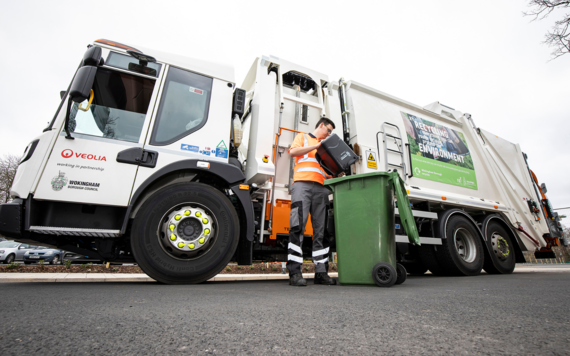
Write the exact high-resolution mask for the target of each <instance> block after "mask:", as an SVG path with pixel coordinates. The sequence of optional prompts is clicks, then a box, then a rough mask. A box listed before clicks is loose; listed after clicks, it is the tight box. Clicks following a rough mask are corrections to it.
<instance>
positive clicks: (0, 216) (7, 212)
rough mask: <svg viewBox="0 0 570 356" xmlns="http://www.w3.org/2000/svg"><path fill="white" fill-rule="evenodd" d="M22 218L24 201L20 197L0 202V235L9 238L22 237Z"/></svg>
mask: <svg viewBox="0 0 570 356" xmlns="http://www.w3.org/2000/svg"><path fill="white" fill-rule="evenodd" d="M23 218H24V201H23V200H22V199H14V200H13V201H12V202H11V203H6V204H0V235H2V236H5V237H10V238H20V237H22V231H23V225H24V224H23V221H24V220H23Z"/></svg>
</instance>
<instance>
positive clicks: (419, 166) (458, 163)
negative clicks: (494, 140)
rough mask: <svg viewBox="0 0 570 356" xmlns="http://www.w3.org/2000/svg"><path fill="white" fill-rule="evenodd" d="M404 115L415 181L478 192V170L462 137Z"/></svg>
mask: <svg viewBox="0 0 570 356" xmlns="http://www.w3.org/2000/svg"><path fill="white" fill-rule="evenodd" d="M401 113H402V118H403V119H404V126H405V127H406V133H407V134H408V142H409V144H410V153H411V157H412V158H411V165H412V171H413V172H414V177H418V178H422V179H427V180H433V181H435V182H440V183H445V184H451V185H456V186H459V187H464V188H469V189H475V190H477V178H476V177H475V167H474V166H473V159H472V158H471V153H469V147H467V141H465V136H463V133H461V132H458V131H455V130H452V129H450V128H449V127H445V126H443V125H439V124H436V123H434V122H431V121H428V120H426V119H422V118H421V117H417V116H414V115H411V114H406V113H405V112H401Z"/></svg>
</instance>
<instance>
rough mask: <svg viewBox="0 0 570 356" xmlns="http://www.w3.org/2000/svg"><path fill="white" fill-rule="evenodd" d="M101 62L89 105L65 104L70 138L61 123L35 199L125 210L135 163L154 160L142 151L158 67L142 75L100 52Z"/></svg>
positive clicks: (133, 65)
mask: <svg viewBox="0 0 570 356" xmlns="http://www.w3.org/2000/svg"><path fill="white" fill-rule="evenodd" d="M102 58H104V60H105V63H104V65H100V66H99V67H98V69H97V73H96V76H95V81H94V84H93V87H92V94H93V98H92V102H91V103H90V104H89V103H88V102H87V100H86V101H85V102H83V103H81V104H77V103H74V104H73V105H72V106H71V109H70V115H69V129H70V133H71V136H72V137H73V139H69V138H66V133H65V131H64V129H63V126H64V125H61V128H60V133H59V135H58V137H57V139H56V142H55V145H54V147H53V150H52V152H51V154H50V156H49V158H48V161H47V163H46V166H45V169H44V171H43V174H42V177H41V178H40V180H39V183H38V186H37V189H36V191H35V195H34V198H35V199H39V200H56V201H67V202H80V203H86V204H101V205H113V206H127V205H128V203H129V197H130V194H131V190H132V187H133V183H134V180H135V177H136V174H137V170H138V167H139V164H141V163H140V162H141V161H150V160H152V159H153V158H154V159H156V156H152V154H151V155H150V156H149V155H148V153H147V152H144V151H143V149H142V148H143V144H144V142H145V140H146V136H147V131H148V127H149V123H150V118H151V116H152V111H153V108H154V102H155V101H156V97H157V92H158V87H159V86H160V85H159V84H158V82H159V81H160V79H161V76H162V72H163V67H164V66H163V65H161V64H158V63H148V67H151V68H152V69H153V70H145V71H144V73H147V74H142V73H139V72H137V71H136V70H137V68H139V71H140V65H138V63H139V62H138V60H137V59H135V58H133V57H131V56H128V55H126V54H122V53H117V52H113V51H110V50H107V49H103V56H102ZM144 154H146V155H144ZM121 158H122V159H121Z"/></svg>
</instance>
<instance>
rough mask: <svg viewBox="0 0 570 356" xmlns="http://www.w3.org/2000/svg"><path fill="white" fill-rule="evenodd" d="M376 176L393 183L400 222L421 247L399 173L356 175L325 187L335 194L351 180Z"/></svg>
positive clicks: (327, 184)
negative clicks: (385, 178) (341, 185)
mask: <svg viewBox="0 0 570 356" xmlns="http://www.w3.org/2000/svg"><path fill="white" fill-rule="evenodd" d="M374 176H386V177H388V178H389V179H390V180H391V181H392V189H394V195H396V200H397V201H398V212H399V214H400V221H401V223H402V225H403V226H404V230H405V231H406V234H407V235H408V240H409V241H410V243H412V244H414V245H420V236H419V233H418V228H417V227H416V222H415V220H414V214H413V213H412V208H411V207H410V200H409V199H408V192H407V190H406V187H405V185H404V181H403V180H402V178H401V177H400V175H399V174H398V172H397V171H393V172H371V173H363V174H355V175H350V176H345V177H340V178H332V179H327V180H325V183H324V186H325V187H327V188H328V189H330V190H331V191H332V192H333V199H334V191H335V189H334V188H335V185H337V184H339V183H342V182H346V181H349V180H351V179H362V178H368V177H374Z"/></svg>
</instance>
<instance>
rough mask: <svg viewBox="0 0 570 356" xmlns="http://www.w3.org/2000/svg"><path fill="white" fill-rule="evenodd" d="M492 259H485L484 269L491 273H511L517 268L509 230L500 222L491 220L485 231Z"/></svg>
mask: <svg viewBox="0 0 570 356" xmlns="http://www.w3.org/2000/svg"><path fill="white" fill-rule="evenodd" d="M485 235H486V237H487V244H488V246H489V250H490V251H489V255H490V257H491V258H490V259H485V263H484V264H483V269H484V270H485V272H487V273H489V274H509V273H513V271H514V270H515V263H516V260H515V251H514V245H513V242H512V239H511V237H510V234H509V233H508V231H507V230H506V229H505V228H504V227H503V226H502V225H501V224H500V223H498V222H495V221H491V222H489V224H488V225H487V231H485Z"/></svg>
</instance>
